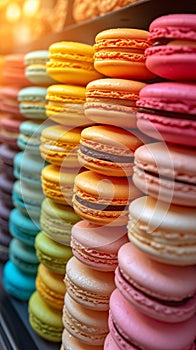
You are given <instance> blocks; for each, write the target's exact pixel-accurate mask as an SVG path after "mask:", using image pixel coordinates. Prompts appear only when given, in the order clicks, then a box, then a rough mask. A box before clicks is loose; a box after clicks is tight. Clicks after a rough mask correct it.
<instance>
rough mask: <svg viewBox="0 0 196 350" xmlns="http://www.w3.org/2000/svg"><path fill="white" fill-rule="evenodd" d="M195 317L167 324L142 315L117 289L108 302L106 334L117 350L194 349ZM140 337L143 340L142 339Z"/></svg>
mask: <svg viewBox="0 0 196 350" xmlns="http://www.w3.org/2000/svg"><path fill="white" fill-rule="evenodd" d="M195 322H196V314H195V315H194V316H193V317H192V318H190V319H189V320H187V321H183V322H178V323H173V324H171V323H167V322H161V321H157V320H155V319H153V318H151V317H149V316H147V315H144V314H143V313H141V312H140V311H139V310H138V309H136V308H135V307H134V306H133V305H132V304H131V303H129V302H128V300H126V299H125V298H124V297H123V296H122V294H121V293H120V292H119V291H118V290H117V289H116V290H115V291H114V292H113V293H112V295H111V298H110V315H109V330H110V333H111V336H112V338H113V339H114V341H115V342H116V343H117V345H118V347H119V349H122V350H123V349H138V350H139V349H145V350H157V349H161V350H185V349H187V350H188V349H190V350H191V349H194V339H195ZM141 335H142V336H141Z"/></svg>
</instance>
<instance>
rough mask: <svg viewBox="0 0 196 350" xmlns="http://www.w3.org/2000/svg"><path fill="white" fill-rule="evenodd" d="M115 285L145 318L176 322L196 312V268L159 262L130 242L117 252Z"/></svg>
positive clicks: (195, 266) (194, 266)
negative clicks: (117, 263)
mask: <svg viewBox="0 0 196 350" xmlns="http://www.w3.org/2000/svg"><path fill="white" fill-rule="evenodd" d="M118 260H119V266H118V268H117V269H116V271H115V283H116V286H117V288H118V289H119V291H120V292H121V293H122V294H123V295H124V297H125V298H126V299H127V300H128V301H130V302H131V303H132V304H133V305H134V306H135V307H136V308H138V309H139V310H140V311H141V312H143V313H145V314H146V315H148V316H150V317H152V318H155V319H157V320H159V321H163V322H169V323H170V322H171V323H177V322H182V321H185V320H187V319H189V318H191V317H192V316H193V315H194V314H195V313H196V279H195V276H196V265H192V266H185V267H182V266H172V265H167V264H162V263H159V262H157V261H155V260H152V259H151V258H149V257H148V256H147V255H146V254H144V253H142V252H141V251H140V250H139V249H138V248H136V247H135V246H134V245H133V244H132V243H131V242H129V243H126V244H124V245H123V246H122V247H121V248H120V249H119V253H118Z"/></svg>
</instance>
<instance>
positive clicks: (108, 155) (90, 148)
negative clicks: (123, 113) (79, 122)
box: [78, 125, 143, 177]
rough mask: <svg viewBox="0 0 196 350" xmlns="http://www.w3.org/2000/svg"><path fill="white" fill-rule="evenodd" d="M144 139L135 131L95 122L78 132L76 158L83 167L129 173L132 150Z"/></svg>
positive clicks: (97, 170) (132, 159)
mask: <svg viewBox="0 0 196 350" xmlns="http://www.w3.org/2000/svg"><path fill="white" fill-rule="evenodd" d="M142 144H143V142H142V141H141V140H140V139H139V137H137V136H136V135H134V131H133V132H131V131H128V130H124V129H122V128H118V127H115V126H109V125H94V126H90V127H88V128H85V129H83V130H82V132H81V139H80V147H79V150H78V160H79V162H80V164H81V165H82V166H84V167H85V168H87V169H90V170H92V171H95V172H97V173H100V174H104V175H107V176H120V177H122V176H131V175H132V174H133V164H134V152H135V150H136V149H137V148H138V147H139V146H141V145H142Z"/></svg>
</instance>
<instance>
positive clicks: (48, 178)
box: [41, 164, 77, 205]
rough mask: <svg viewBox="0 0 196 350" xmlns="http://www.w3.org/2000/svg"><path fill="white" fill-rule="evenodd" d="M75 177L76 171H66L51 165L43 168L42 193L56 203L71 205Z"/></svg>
mask: <svg viewBox="0 0 196 350" xmlns="http://www.w3.org/2000/svg"><path fill="white" fill-rule="evenodd" d="M76 175H77V170H76V169H66V168H62V167H59V166H55V165H53V164H49V165H47V166H45V167H44V168H43V170H42V173H41V181H42V189H43V193H44V194H45V196H46V197H48V198H50V199H52V200H54V201H55V202H57V203H60V204H64V205H72V196H73V189H74V181H75V177H76Z"/></svg>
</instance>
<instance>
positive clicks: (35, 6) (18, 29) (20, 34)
mask: <svg viewBox="0 0 196 350" xmlns="http://www.w3.org/2000/svg"><path fill="white" fill-rule="evenodd" d="M67 6H68V0H0V54H1V55H5V54H10V53H13V52H15V51H18V50H19V48H20V46H21V47H22V46H24V45H25V44H26V43H28V42H30V41H34V40H37V39H39V38H41V37H42V36H44V35H45V34H47V33H50V32H60V31H61V30H63V28H64V25H65V21H66V15H67Z"/></svg>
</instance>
